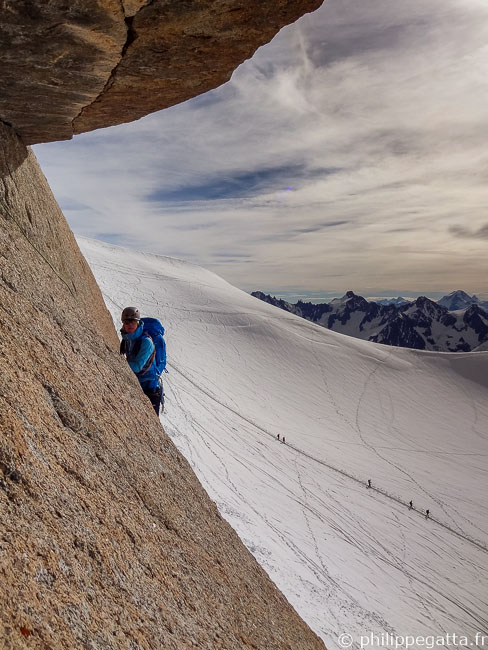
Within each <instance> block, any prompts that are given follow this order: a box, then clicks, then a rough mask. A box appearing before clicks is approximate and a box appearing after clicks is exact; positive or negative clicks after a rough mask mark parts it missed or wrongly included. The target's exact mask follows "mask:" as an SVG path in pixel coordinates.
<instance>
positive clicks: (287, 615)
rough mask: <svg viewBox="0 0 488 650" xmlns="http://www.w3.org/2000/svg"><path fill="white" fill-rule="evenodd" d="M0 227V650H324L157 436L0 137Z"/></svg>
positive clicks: (50, 208) (43, 197)
mask: <svg viewBox="0 0 488 650" xmlns="http://www.w3.org/2000/svg"><path fill="white" fill-rule="evenodd" d="M0 221H1V227H0V433H1V435H0V521H1V526H0V580H1V589H0V647H1V648H2V650H4V649H8V650H22V649H23V648H36V649H45V650H48V649H49V650H53V649H56V650H57V649H58V648H59V649H66V650H68V649H69V650H74V649H78V648H80V649H102V648H103V649H104V650H108V649H114V650H115V649H117V650H119V649H122V648H123V649H127V650H149V649H154V650H161V649H163V648H164V649H165V650H173V649H174V650H180V649H181V650H182V649H187V648H192V647H193V648H200V649H208V650H217V649H219V648H222V649H223V648H225V649H226V650H234V649H237V648H239V649H244V648H245V649H248V648H249V649H250V648H254V649H260V650H264V649H265V648H266V650H273V649H276V650H278V649H280V650H284V649H289V650H308V649H310V650H312V649H313V650H315V649H319V648H323V644H322V642H321V641H320V640H319V639H318V638H317V637H316V636H315V635H314V634H313V633H312V632H311V631H310V630H309V629H308V628H307V626H306V625H305V624H304V623H303V622H302V621H301V619H300V618H299V617H298V616H297V614H296V613H295V611H294V610H293V609H292V608H291V607H290V605H289V604H288V603H287V602H286V600H285V599H284V597H283V596H282V594H281V593H280V592H279V591H278V590H277V588H276V587H275V586H274V585H273V583H272V582H271V581H270V580H269V578H268V577H267V575H266V574H265V572H264V571H263V570H262V569H261V567H260V566H259V565H258V564H257V562H256V561H255V560H254V558H253V557H252V556H251V555H250V554H249V553H248V552H247V550H246V549H245V547H244V546H243V544H242V543H241V542H240V540H239V539H238V537H237V535H236V534H235V532H234V531H233V530H232V529H231V527H230V526H229V525H228V524H227V523H226V522H225V521H224V520H223V519H222V518H221V516H220V515H219V513H218V511H217V508H216V506H215V505H214V504H213V502H212V501H211V500H210V499H209V498H208V496H207V494H206V493H205V492H204V490H203V488H202V487H201V486H200V484H199V482H198V480H197V479H196V477H195V475H194V474H193V472H192V470H191V468H190V466H189V465H188V463H187V462H186V460H185V459H184V458H183V457H182V456H181V455H180V453H179V452H178V451H177V450H176V448H175V447H174V445H173V443H172V442H171V440H170V439H169V438H168V437H167V436H166V434H165V433H164V431H163V429H162V427H161V425H160V423H159V421H158V419H157V418H156V416H155V415H154V412H153V410H152V407H151V406H150V404H149V402H148V401H147V399H146V398H145V396H144V395H143V394H142V392H141V391H140V388H139V385H138V382H137V380H136V378H135V377H134V375H133V374H132V372H131V371H130V370H129V368H128V366H127V363H126V362H125V360H123V359H122V358H121V357H120V356H119V354H118V345H117V344H118V341H117V337H116V335H115V331H114V328H113V325H112V323H111V319H110V316H109V314H108V312H107V310H106V308H105V306H104V304H103V300H102V297H101V294H100V291H99V289H98V287H97V285H96V283H95V281H94V279H93V277H92V274H91V272H90V270H89V268H88V266H87V264H86V262H85V260H84V259H83V257H82V255H81V253H80V252H79V250H78V247H77V245H76V242H75V240H74V238H73V236H72V234H71V232H70V230H69V228H68V226H67V224H66V222H65V220H64V217H63V215H62V213H61V211H60V210H59V208H58V206H57V204H56V202H55V201H54V199H53V197H52V195H51V192H50V190H49V187H48V186H47V183H46V182H45V179H44V177H43V176H42V173H41V172H40V170H39V168H38V166H37V163H36V161H35V158H34V156H33V154H32V152H30V151H29V150H27V149H26V148H25V147H24V146H23V144H22V143H21V142H20V140H19V138H18V137H17V136H16V135H15V134H14V132H13V130H12V129H10V128H7V127H5V126H0Z"/></svg>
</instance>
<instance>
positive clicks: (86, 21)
mask: <svg viewBox="0 0 488 650" xmlns="http://www.w3.org/2000/svg"><path fill="white" fill-rule="evenodd" d="M322 1H323V0H247V1H246V2H245V3H244V2H242V0H70V2H69V3H68V2H66V0H49V1H47V2H43V3H42V4H39V3H33V2H32V0H16V1H15V3H14V2H8V1H7V2H5V3H4V5H3V9H2V20H1V22H0V63H1V67H0V69H1V73H0V77H1V81H2V96H1V98H0V120H1V121H3V122H5V123H6V124H9V125H10V126H12V127H13V128H14V129H15V131H16V132H17V133H18V134H19V135H20V137H21V138H22V139H23V141H24V143H26V144H37V143H41V142H52V141H56V140H66V139H70V138H71V137H72V136H73V135H74V134H78V133H83V132H86V131H92V130H94V129H98V128H103V127H107V126H113V125H116V124H122V123H124V122H130V121H132V120H135V119H139V118H140V117H143V116H144V115H147V114H148V113H151V112H154V111H157V110H160V109H163V108H168V107H169V106H173V105H175V104H178V103H180V102H183V101H186V100H188V99H190V98H192V97H195V96H196V95H199V94H202V93H204V92H207V91H208V90H211V89H212V88H215V87H217V86H219V85H221V84H222V83H224V82H226V81H227V80H228V79H229V78H230V76H231V75H232V72H233V71H234V70H235V69H236V67H237V66H238V65H239V64H240V63H242V62H243V61H244V60H246V59H248V58H249V57H251V56H252V55H253V53H254V52H255V50H256V49H257V48H258V47H259V46H261V45H263V44H264V43H267V42H268V41H270V40H271V39H272V38H273V36H274V35H275V34H276V33H277V32H278V31H279V30H280V29H281V28H282V27H283V26H285V25H287V24H289V23H292V22H294V21H295V20H297V19H298V18H299V17H300V16H302V15H303V14H305V13H307V12H309V11H313V10H315V9H317V8H318V7H319V6H320V5H321V4H322Z"/></svg>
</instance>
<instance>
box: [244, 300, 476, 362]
mask: <svg viewBox="0 0 488 650" xmlns="http://www.w3.org/2000/svg"><path fill="white" fill-rule="evenodd" d="M454 293H455V294H456V295H454ZM454 293H453V294H450V296H449V297H445V298H449V300H450V301H449V304H451V305H455V306H458V305H459V292H454ZM251 295H252V296H254V297H255V298H258V299H260V300H263V301H264V302H267V303H268V304H271V305H274V306H276V307H279V308H280V309H284V310H285V311H288V312H290V313H293V314H295V315H297V316H301V317H302V318H305V319H306V320H310V321H312V322H315V323H318V324H319V325H322V326H323V327H326V328H327V329H331V330H334V331H336V332H339V333H341V334H347V335H348V336H354V337H356V338H360V339H363V340H368V341H372V342H374V343H382V344H384V345H391V346H396V347H405V348H412V349H416V350H432V351H444V352H470V351H471V350H473V349H475V348H477V347H478V346H480V345H482V344H483V343H485V342H486V341H487V340H488V310H487V311H485V310H484V309H483V308H482V306H481V304H479V300H478V299H477V298H476V296H475V297H474V298H476V301H477V302H476V301H475V302H470V303H469V304H467V306H465V307H464V309H463V310H454V311H455V313H453V312H451V311H450V310H449V309H448V308H447V307H445V306H443V305H442V304H441V301H438V302H434V301H432V300H430V299H429V298H427V297H426V296H419V297H418V298H417V299H416V300H414V301H411V302H407V301H405V302H402V303H400V304H394V303H389V304H386V305H381V304H379V303H377V302H373V301H368V300H366V299H365V298H363V297H362V296H358V295H356V294H355V293H354V292H353V291H347V292H346V294H345V295H344V296H343V297H342V298H335V299H333V300H331V301H330V302H329V303H320V304H313V303H307V302H303V301H298V302H297V303H295V304H291V303H287V302H286V301H284V300H281V299H276V298H274V297H273V296H271V295H269V294H265V293H263V292H261V291H254V292H252V293H251ZM465 295H466V296H467V294H465ZM468 298H469V296H468ZM461 299H462V300H463V304H465V303H466V299H465V298H464V297H463V296H461ZM441 300H444V299H441ZM444 302H445V301H444Z"/></svg>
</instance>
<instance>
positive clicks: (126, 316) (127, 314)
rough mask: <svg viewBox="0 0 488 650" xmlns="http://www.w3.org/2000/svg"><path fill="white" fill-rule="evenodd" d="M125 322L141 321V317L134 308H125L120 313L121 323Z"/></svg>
mask: <svg viewBox="0 0 488 650" xmlns="http://www.w3.org/2000/svg"><path fill="white" fill-rule="evenodd" d="M125 320H137V321H140V320H141V315H140V314H139V310H138V309H137V308H136V307H126V308H125V309H124V311H123V312H122V322H124V321H125Z"/></svg>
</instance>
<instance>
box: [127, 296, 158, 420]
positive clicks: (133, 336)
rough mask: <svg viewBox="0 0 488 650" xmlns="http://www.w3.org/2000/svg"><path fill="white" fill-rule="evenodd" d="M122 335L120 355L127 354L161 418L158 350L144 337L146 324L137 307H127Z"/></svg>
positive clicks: (130, 364)
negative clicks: (157, 366) (157, 365)
mask: <svg viewBox="0 0 488 650" xmlns="http://www.w3.org/2000/svg"><path fill="white" fill-rule="evenodd" d="M120 333H121V334H122V341H121V344H120V354H125V357H126V359H127V361H128V363H129V366H130V367H131V370H132V371H133V372H134V374H135V375H136V377H137V379H138V380H139V383H140V385H141V388H142V390H143V392H144V394H145V395H147V397H149V399H150V401H151V404H152V405H153V407H154V410H155V411H156V415H158V416H159V410H160V407H161V399H162V395H163V387H162V382H161V378H160V375H159V373H158V371H157V368H156V349H155V347H154V343H153V342H152V339H151V337H150V336H148V335H144V322H141V316H140V314H139V310H138V309H137V308H136V307H126V308H125V309H124V311H123V312H122V329H121V330H120ZM163 409H164V405H163Z"/></svg>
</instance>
